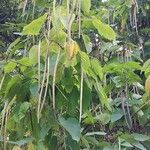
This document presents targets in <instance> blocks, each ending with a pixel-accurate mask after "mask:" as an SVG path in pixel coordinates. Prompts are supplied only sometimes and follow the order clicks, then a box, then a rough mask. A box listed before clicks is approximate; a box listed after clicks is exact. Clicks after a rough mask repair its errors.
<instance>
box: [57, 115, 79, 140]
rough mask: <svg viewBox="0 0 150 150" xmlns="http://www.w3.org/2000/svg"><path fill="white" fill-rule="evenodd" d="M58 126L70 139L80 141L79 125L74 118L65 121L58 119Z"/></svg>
mask: <svg viewBox="0 0 150 150" xmlns="http://www.w3.org/2000/svg"><path fill="white" fill-rule="evenodd" d="M58 120H59V122H60V124H61V125H62V126H63V127H64V128H65V129H66V130H67V131H68V132H69V134H70V135H71V137H72V139H73V140H75V141H77V142H78V141H79V140H80V129H81V128H80V124H79V122H78V121H77V120H76V119H75V118H68V119H67V120H65V119H64V118H63V117H59V118H58Z"/></svg>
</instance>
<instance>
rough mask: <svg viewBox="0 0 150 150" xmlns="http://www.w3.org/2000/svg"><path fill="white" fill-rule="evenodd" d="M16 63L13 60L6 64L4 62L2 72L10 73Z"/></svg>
mask: <svg viewBox="0 0 150 150" xmlns="http://www.w3.org/2000/svg"><path fill="white" fill-rule="evenodd" d="M16 65H17V64H16V63H15V62H9V63H8V64H6V65H5V66H4V72H5V73H10V72H12V71H13V70H14V69H15V67H16Z"/></svg>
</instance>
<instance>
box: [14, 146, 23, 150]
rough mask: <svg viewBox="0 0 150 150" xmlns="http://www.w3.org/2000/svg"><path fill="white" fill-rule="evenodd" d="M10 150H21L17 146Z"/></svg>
mask: <svg viewBox="0 0 150 150" xmlns="http://www.w3.org/2000/svg"><path fill="white" fill-rule="evenodd" d="M12 150H22V149H21V148H20V147H19V146H14V147H13V149H12Z"/></svg>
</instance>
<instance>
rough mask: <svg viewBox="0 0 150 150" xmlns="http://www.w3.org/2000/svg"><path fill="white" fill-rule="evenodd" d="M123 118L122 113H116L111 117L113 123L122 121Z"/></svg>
mask: <svg viewBox="0 0 150 150" xmlns="http://www.w3.org/2000/svg"><path fill="white" fill-rule="evenodd" d="M122 116H123V113H121V112H120V111H115V112H114V113H113V114H112V115H111V122H112V123H113V122H116V121H117V120H119V119H121V117H122Z"/></svg>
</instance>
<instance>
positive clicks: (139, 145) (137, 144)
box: [131, 142, 147, 150]
mask: <svg viewBox="0 0 150 150" xmlns="http://www.w3.org/2000/svg"><path fill="white" fill-rule="evenodd" d="M131 144H132V145H134V146H135V147H137V148H138V149H141V150H147V149H146V148H145V147H144V146H143V145H142V144H141V143H139V142H134V143H131Z"/></svg>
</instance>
